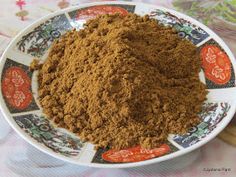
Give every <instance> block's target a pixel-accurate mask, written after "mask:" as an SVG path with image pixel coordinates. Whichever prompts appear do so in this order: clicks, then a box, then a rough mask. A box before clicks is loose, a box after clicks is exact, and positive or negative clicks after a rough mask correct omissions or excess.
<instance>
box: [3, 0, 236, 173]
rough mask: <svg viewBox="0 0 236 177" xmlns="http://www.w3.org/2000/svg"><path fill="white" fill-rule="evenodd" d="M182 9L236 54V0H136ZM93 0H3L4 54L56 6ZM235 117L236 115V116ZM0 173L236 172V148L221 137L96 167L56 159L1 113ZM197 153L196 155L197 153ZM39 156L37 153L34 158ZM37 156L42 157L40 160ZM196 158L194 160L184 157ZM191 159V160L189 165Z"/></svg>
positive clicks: (61, 6)
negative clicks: (183, 152) (156, 156)
mask: <svg viewBox="0 0 236 177" xmlns="http://www.w3.org/2000/svg"><path fill="white" fill-rule="evenodd" d="M136 1H138V2H146V3H152V4H156V5H161V6H165V7H168V8H172V9H176V10H178V11H181V12H184V13H186V14H188V15H190V16H193V17H194V18H197V19H198V20H200V21H202V22H203V23H205V24H206V25H207V26H209V27H210V28H211V29H213V30H214V31H215V32H216V33H217V34H219V35H220V36H221V37H222V38H223V40H224V41H225V42H226V43H227V44H228V45H229V47H230V48H231V50H232V52H233V53H234V54H236V43H235V41H236V0H196V1H194V0H166V1H164V0H158V1H157V0H143V1H142V0H136ZM85 2H94V1H92V0H90V1H89V0H1V1H0V56H1V54H2V52H3V51H4V49H5V48H6V46H7V45H8V43H9V42H10V41H11V39H12V37H14V36H15V35H16V34H17V33H18V32H19V31H20V30H22V29H23V28H25V27H26V26H28V25H30V24H31V23H32V22H34V21H35V20H37V19H38V18H40V17H42V16H45V15H47V14H49V13H52V12H54V11H56V10H59V9H62V8H66V7H69V6H74V5H78V4H81V3H85ZM234 122H236V121H234ZM0 154H1V155H0V176H1V177H19V176H23V177H25V176H27V177H49V176H57V177H80V176H82V177H110V176H112V177H118V176H119V177H159V176H161V177H162V176H171V177H189V176H192V177H201V176H212V177H213V176H214V177H217V176H219V177H221V176H227V177H235V176H236V163H235V158H236V151H235V148H234V147H233V146H230V145H228V144H226V143H224V142H223V141H221V140H219V139H215V140H212V141H211V142H210V143H208V144H207V145H205V146H203V147H202V148H201V150H200V151H197V152H194V153H193V154H192V155H191V156H185V157H183V158H181V159H180V160H182V162H181V165H180V166H179V167H181V168H178V166H176V164H177V163H176V161H172V162H167V163H166V164H165V166H161V165H160V164H155V165H152V166H147V167H143V168H142V167H140V168H134V169H115V170H114V169H112V170H111V169H97V168H96V169H95V168H87V167H80V166H76V165H72V164H68V163H65V162H62V161H59V160H56V159H53V158H51V157H49V156H47V155H46V154H43V153H41V152H39V151H38V150H36V149H34V148H33V147H31V146H30V145H28V143H26V142H25V141H24V140H22V139H21V138H20V137H19V136H18V135H17V134H16V133H15V132H14V131H11V129H10V127H9V126H8V124H7V123H6V122H5V120H4V119H3V117H2V115H1V114H0ZM193 156H195V157H194V158H193ZM32 157H36V158H32ZM37 159H38V160H37ZM186 161H187V162H188V161H193V163H192V164H188V163H185V165H184V163H183V162H186ZM187 164H188V165H187Z"/></svg>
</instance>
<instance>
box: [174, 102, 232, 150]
mask: <svg viewBox="0 0 236 177" xmlns="http://www.w3.org/2000/svg"><path fill="white" fill-rule="evenodd" d="M230 107H231V106H230V104H229V103H205V104H204V105H203V108H202V109H203V110H202V112H201V113H200V114H199V116H200V118H201V119H202V120H203V121H202V122H201V123H200V124H198V125H197V126H196V127H192V128H191V129H190V130H189V132H188V133H187V134H185V135H175V136H174V137H173V140H174V141H175V142H176V143H178V144H179V145H181V146H182V147H184V148H187V147H189V146H192V145H194V144H196V143H197V142H199V141H201V140H202V139H203V138H205V137H206V136H207V135H208V134H210V133H211V132H212V131H213V130H214V129H215V128H216V126H217V124H219V123H220V121H221V120H222V119H223V118H224V117H226V116H227V112H228V111H229V109H230Z"/></svg>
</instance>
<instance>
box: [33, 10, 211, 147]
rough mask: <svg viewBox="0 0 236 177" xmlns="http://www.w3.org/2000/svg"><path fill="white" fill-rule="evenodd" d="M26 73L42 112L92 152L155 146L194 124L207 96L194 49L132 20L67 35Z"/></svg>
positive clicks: (152, 23) (98, 23) (102, 22)
mask: <svg viewBox="0 0 236 177" xmlns="http://www.w3.org/2000/svg"><path fill="white" fill-rule="evenodd" d="M34 68H36V69H38V70H39V75H38V83H39V89H38V91H39V100H40V103H41V106H42V108H43V112H44V113H45V114H46V115H47V117H48V118H49V119H51V120H53V121H54V122H55V124H57V125H58V126H60V127H64V128H66V129H69V130H70V131H72V132H74V133H75V134H77V135H78V136H79V137H80V138H81V139H83V140H85V141H89V142H91V143H94V144H95V145H96V147H107V146H108V147H110V148H115V149H121V148H126V147H132V146H135V145H141V146H142V147H144V148H154V147H156V146H159V145H160V144H161V143H163V142H165V141H166V139H167V136H168V134H170V133H174V134H183V133H185V132H186V131H188V129H189V128H190V127H192V126H195V125H196V124H198V123H199V121H200V120H199V118H198V116H197V113H199V112H200V111H201V105H202V103H203V102H204V100H205V98H206V94H207V91H206V90H205V85H204V84H203V83H201V82H200V80H199V75H198V73H199V71H200V59H199V56H198V54H197V49H196V47H195V46H194V45H193V44H192V43H191V42H189V41H187V40H183V39H180V38H179V37H178V35H177V32H176V31H175V30H173V29H172V28H170V27H164V26H162V25H160V24H158V21H156V20H155V19H150V18H149V17H148V16H144V17H140V16H137V15H135V14H128V15H126V16H122V15H119V14H115V15H102V16H98V17H97V18H95V19H93V20H90V21H88V22H87V23H86V24H85V26H84V29H82V30H80V31H76V30H72V31H69V32H67V33H66V34H65V35H63V36H62V37H61V38H60V39H59V40H57V41H56V42H55V43H54V44H53V46H52V47H51V50H50V53H49V56H48V57H47V59H46V61H45V62H44V63H43V64H42V65H41V67H38V65H37V63H35V62H33V63H32V69H34Z"/></svg>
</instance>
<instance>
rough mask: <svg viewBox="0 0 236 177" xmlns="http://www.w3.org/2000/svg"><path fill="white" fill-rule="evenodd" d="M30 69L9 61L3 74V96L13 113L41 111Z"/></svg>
mask: <svg viewBox="0 0 236 177" xmlns="http://www.w3.org/2000/svg"><path fill="white" fill-rule="evenodd" d="M31 78H32V72H31V71H30V70H29V67H28V66H26V65H23V64H20V63H17V62H15V61H13V60H10V59H7V60H6V63H5V65H4V69H3V72H2V80H1V83H2V84H1V85H2V88H1V89H2V94H3V97H4V99H5V101H6V102H5V103H6V105H7V107H8V109H9V111H10V112H11V113H19V112H26V111H33V110H39V107H38V106H37V104H36V102H35V100H34V98H33V94H32V90H31Z"/></svg>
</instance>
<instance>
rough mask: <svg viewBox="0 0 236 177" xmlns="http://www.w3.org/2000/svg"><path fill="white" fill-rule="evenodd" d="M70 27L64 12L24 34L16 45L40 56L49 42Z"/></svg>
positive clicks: (28, 52) (26, 51)
mask: <svg viewBox="0 0 236 177" xmlns="http://www.w3.org/2000/svg"><path fill="white" fill-rule="evenodd" d="M71 28H72V27H71V26H70V23H69V21H68V19H67V18H66V16H65V15H64V14H62V15H58V16H55V17H53V18H50V19H49V20H47V21H45V22H43V23H42V24H41V25H39V26H37V27H36V28H34V29H33V30H32V31H30V32H29V33H27V34H26V35H24V36H23V37H22V38H21V39H20V40H19V41H18V42H17V44H16V47H17V49H18V50H19V51H21V52H24V53H26V54H30V55H31V56H34V57H42V56H43V55H44V54H45V52H46V51H47V49H48V48H49V47H50V44H51V43H52V42H53V41H54V40H55V39H57V38H59V37H60V36H61V35H62V34H63V33H65V32H66V31H67V30H69V29H71Z"/></svg>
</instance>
